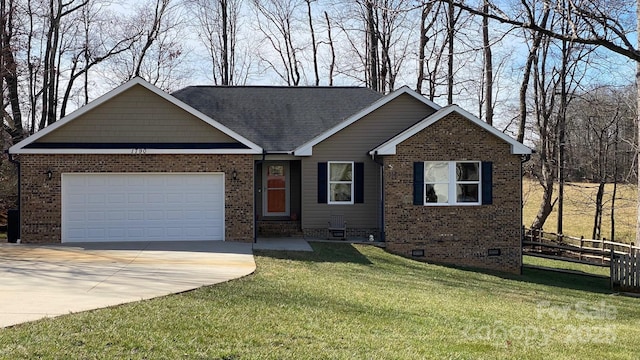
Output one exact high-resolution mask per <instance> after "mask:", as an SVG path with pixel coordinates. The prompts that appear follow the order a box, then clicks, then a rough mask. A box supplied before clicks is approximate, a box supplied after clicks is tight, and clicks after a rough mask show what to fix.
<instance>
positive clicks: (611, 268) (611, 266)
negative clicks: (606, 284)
mask: <svg viewBox="0 0 640 360" xmlns="http://www.w3.org/2000/svg"><path fill="white" fill-rule="evenodd" d="M614 256H615V253H614V252H613V250H611V261H610V262H609V278H610V281H611V290H613V283H614V281H613V280H614V277H615V273H616V272H615V270H614V267H615V261H614V259H615V258H614Z"/></svg>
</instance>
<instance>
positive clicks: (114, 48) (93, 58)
mask: <svg viewBox="0 0 640 360" xmlns="http://www.w3.org/2000/svg"><path fill="white" fill-rule="evenodd" d="M77 15H78V16H76V20H75V21H74V23H75V24H76V25H77V28H76V30H77V31H76V34H77V35H78V36H76V37H74V38H72V39H71V49H70V51H69V52H70V53H71V55H70V56H71V58H70V62H71V69H70V70H69V74H68V76H67V84H66V89H65V91H64V95H63V97H62V103H61V106H60V117H64V116H65V114H66V109H67V105H68V103H69V100H70V98H71V94H72V90H73V89H74V86H75V81H76V80H77V79H79V78H80V77H83V78H84V82H83V89H84V91H83V95H84V99H83V101H82V104H87V103H88V102H89V71H90V70H91V69H92V68H93V67H95V66H96V65H98V64H100V63H102V62H103V61H105V60H107V59H109V58H111V57H113V56H115V55H118V54H120V53H122V52H124V51H127V50H129V49H131V47H132V46H133V44H134V43H135V42H136V41H137V40H138V39H139V38H140V36H141V35H142V33H141V32H140V31H137V32H128V31H125V30H130V29H123V28H122V27H121V26H120V24H119V23H118V21H117V20H116V19H115V18H114V16H113V14H111V13H109V12H108V11H107V9H106V8H105V6H104V5H103V4H99V3H90V4H88V5H87V6H85V7H83V8H82V9H80V11H79V13H78V14H77ZM117 34H120V35H119V36H118V35H117Z"/></svg>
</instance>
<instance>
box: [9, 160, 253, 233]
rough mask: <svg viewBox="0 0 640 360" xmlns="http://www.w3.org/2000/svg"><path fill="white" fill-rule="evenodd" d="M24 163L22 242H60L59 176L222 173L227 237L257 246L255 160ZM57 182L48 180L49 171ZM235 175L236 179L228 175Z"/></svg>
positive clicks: (42, 161) (41, 161)
mask: <svg viewBox="0 0 640 360" xmlns="http://www.w3.org/2000/svg"><path fill="white" fill-rule="evenodd" d="M20 162H21V164H22V165H21V171H22V174H21V179H20V183H21V187H22V188H21V191H22V192H21V199H20V200H21V208H20V222H21V241H22V242H24V243H59V242H60V241H61V205H62V200H61V192H60V189H61V185H62V184H61V174H62V173H94V172H123V173H126V172H141V173H142V172H224V173H226V174H227V176H226V177H225V181H226V183H225V191H226V193H225V217H226V221H225V237H226V239H225V240H227V241H242V242H250V241H253V235H254V234H253V221H254V218H253V157H252V156H251V155H100V154H96V155H77V154H59V155H35V154H23V155H21V156H20ZM48 170H51V171H52V173H53V177H52V179H51V180H47V177H46V172H47V171H48ZM234 170H235V171H236V172H237V180H233V179H232V178H231V176H230V174H231V173H232V172H233V171H234Z"/></svg>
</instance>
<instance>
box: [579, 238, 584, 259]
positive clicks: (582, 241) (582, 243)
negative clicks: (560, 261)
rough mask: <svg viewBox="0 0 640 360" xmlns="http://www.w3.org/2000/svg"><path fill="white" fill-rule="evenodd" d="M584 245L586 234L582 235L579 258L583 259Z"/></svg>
mask: <svg viewBox="0 0 640 360" xmlns="http://www.w3.org/2000/svg"><path fill="white" fill-rule="evenodd" d="M583 247H584V236H580V255H579V259H580V261H582V248H583Z"/></svg>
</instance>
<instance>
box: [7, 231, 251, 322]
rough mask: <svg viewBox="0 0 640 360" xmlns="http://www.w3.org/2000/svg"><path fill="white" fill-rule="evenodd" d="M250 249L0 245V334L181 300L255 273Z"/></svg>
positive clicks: (225, 245) (197, 244)
mask: <svg viewBox="0 0 640 360" xmlns="http://www.w3.org/2000/svg"><path fill="white" fill-rule="evenodd" d="M251 247H252V244H243V243H230V242H221V241H188V242H146V243H140V242H137V243H108V244H107V243H100V244H73V245H72V246H69V245H47V246H44V245H41V246H36V245H18V244H6V243H5V244H0V304H1V305H0V327H6V326H10V325H15V324H19V323H23V322H27V321H33V320H38V319H41V318H44V317H53V316H58V315H63V314H68V313H71V312H79V311H85V310H90V309H96V308H102V307H107V306H112V305H117V304H123V303H127V302H132V301H138V300H142V299H150V298H154V297H158V296H163V295H168V294H172V293H179V292H183V291H187V290H192V289H195V288H198V287H201V286H204V285H212V284H216V283H220V282H224V281H228V280H231V279H236V278H239V277H242V276H245V275H248V274H251V273H252V272H253V271H255V268H256V264H255V262H254V259H253V254H252V249H251Z"/></svg>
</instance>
